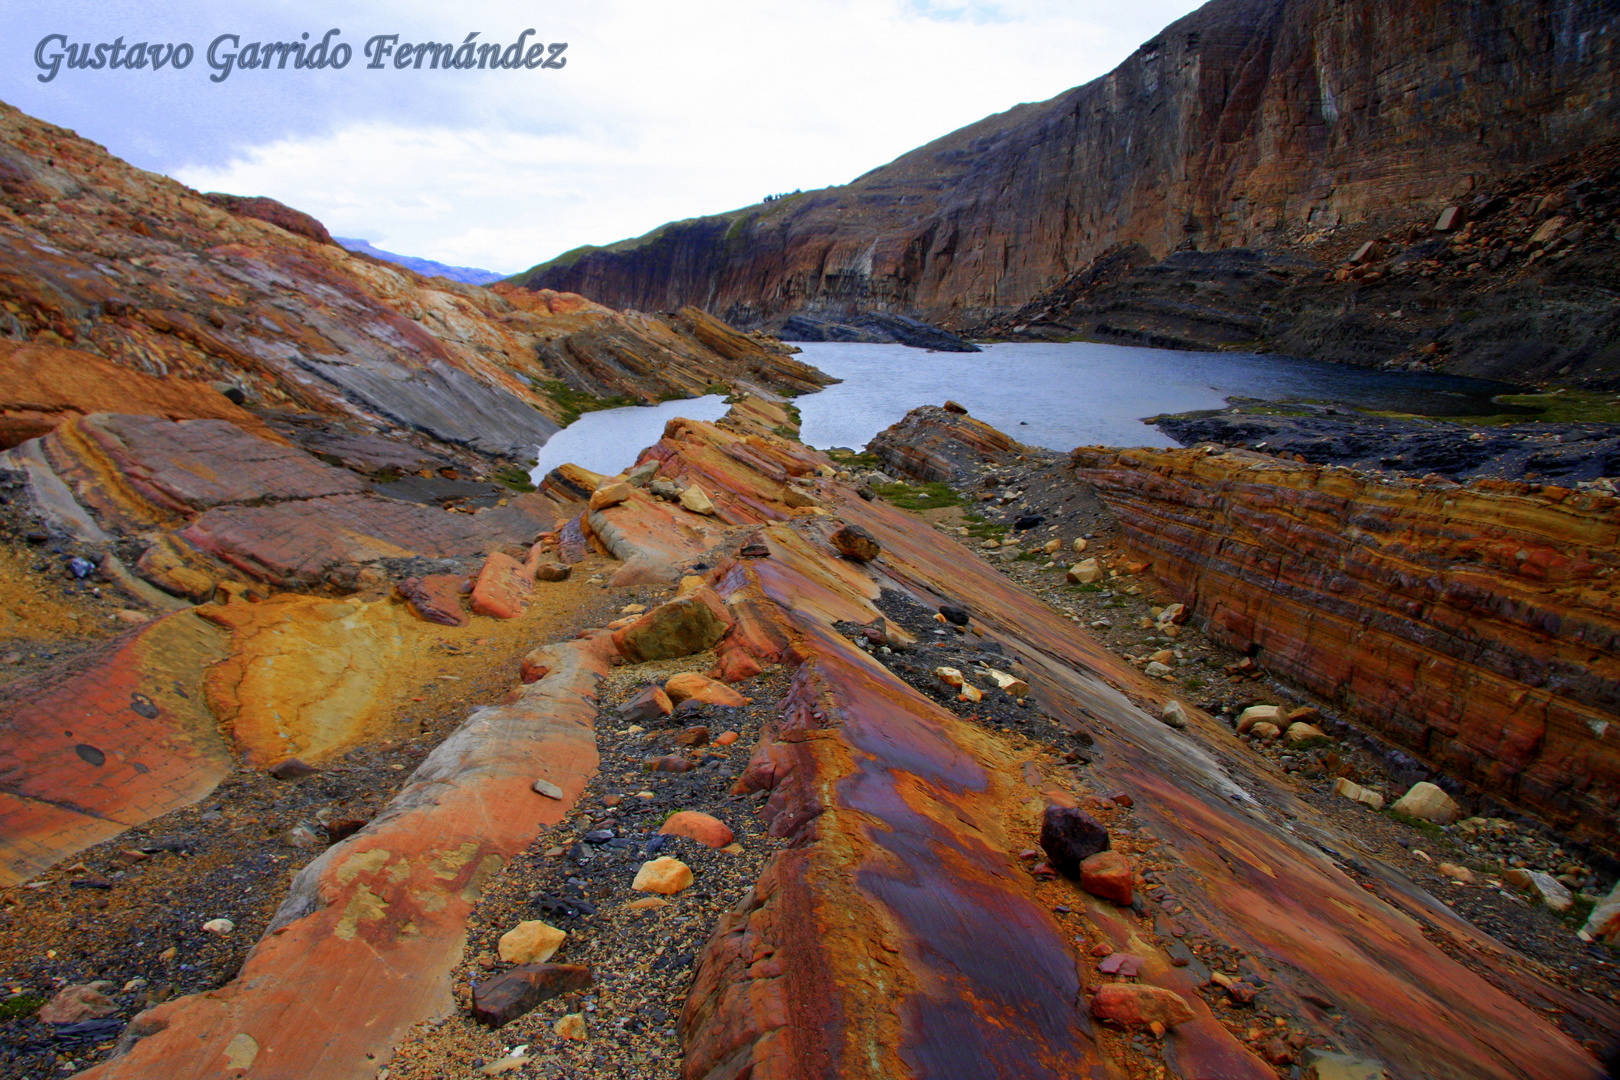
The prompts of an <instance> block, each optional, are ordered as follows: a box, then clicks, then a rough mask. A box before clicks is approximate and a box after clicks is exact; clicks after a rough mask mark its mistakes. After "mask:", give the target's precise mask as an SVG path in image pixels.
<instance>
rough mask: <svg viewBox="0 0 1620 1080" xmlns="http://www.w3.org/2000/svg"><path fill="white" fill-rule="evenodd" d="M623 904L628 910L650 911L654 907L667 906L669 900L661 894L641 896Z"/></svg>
mask: <svg viewBox="0 0 1620 1080" xmlns="http://www.w3.org/2000/svg"><path fill="white" fill-rule="evenodd" d="M624 906H625V909H626V910H628V911H652V910H653V909H654V908H661V907H669V901H668V900H665V899H664V898H663V897H662V896H643V897H642V898H641V899H640V900H632V901H630V902H629V903H628V904H626V905H624Z"/></svg>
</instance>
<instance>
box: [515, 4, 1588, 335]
mask: <svg viewBox="0 0 1620 1080" xmlns="http://www.w3.org/2000/svg"><path fill="white" fill-rule="evenodd" d="M1616 30H1617V24H1616V15H1615V12H1614V10H1613V8H1612V7H1611V6H1610V5H1607V4H1605V3H1600V2H1598V0H1536V2H1533V3H1522V4H1514V5H1506V6H1504V5H1471V6H1467V7H1463V8H1458V7H1457V6H1455V5H1447V4H1443V3H1439V2H1438V0H1422V2H1419V3H1411V4H1402V5H1399V6H1391V5H1388V4H1380V3H1376V2H1373V0H1353V2H1350V3H1338V2H1329V0H1285V2H1275V0H1217V2H1215V3H1210V4H1207V5H1205V6H1204V7H1202V8H1200V9H1199V10H1198V11H1196V12H1194V13H1193V14H1191V15H1188V16H1187V17H1186V18H1184V19H1181V20H1179V21H1178V22H1175V23H1173V24H1171V25H1170V26H1168V27H1166V28H1165V29H1164V30H1163V31H1162V32H1160V33H1159V34H1157V35H1155V36H1154V38H1153V39H1152V40H1151V41H1149V42H1147V43H1145V44H1144V45H1142V46H1141V48H1139V49H1138V50H1137V51H1136V52H1135V53H1134V54H1132V55H1131V57H1130V58H1129V59H1127V60H1126V61H1125V62H1124V63H1123V64H1121V65H1120V66H1119V67H1118V68H1116V69H1115V70H1114V71H1112V72H1110V73H1109V74H1108V75H1106V76H1104V77H1102V78H1100V79H1097V80H1094V81H1093V82H1091V83H1088V84H1086V85H1085V86H1081V87H1079V88H1077V89H1074V90H1070V91H1068V92H1066V93H1064V94H1061V95H1059V96H1058V97H1055V98H1053V99H1051V100H1050V101H1045V102H1039V103H1035V104H1027V105H1019V106H1016V107H1014V108H1012V109H1009V110H1008V111H1007V112H1005V113H1001V114H998V115H996V116H991V117H988V118H986V119H984V120H981V121H979V122H978V123H976V124H972V125H970V126H968V127H965V128H963V129H961V130H960V131H957V132H953V133H952V134H950V135H947V136H945V137H944V138H942V139H939V140H937V141H935V142H933V143H930V144H929V145H927V146H924V147H921V148H919V149H917V150H914V151H912V152H911V153H909V154H906V155H905V156H903V157H901V158H899V159H897V160H896V161H894V162H892V163H890V164H888V165H885V166H883V167H881V168H878V169H874V170H873V171H872V172H870V173H867V174H866V175H865V176H862V177H861V178H859V179H858V180H856V181H854V182H853V183H851V184H849V185H846V186H844V187H836V188H828V189H824V190H821V191H811V192H806V193H804V194H802V195H797V196H794V197H791V198H785V199H782V200H779V201H776V202H772V203H769V204H762V205H759V206H753V207H749V208H746V209H744V210H740V211H737V212H735V213H732V214H726V215H720V216H715V217H704V218H697V219H693V220H689V221H683V222H678V223H674V224H670V225H666V226H663V227H661V228H659V229H657V230H654V231H653V232H651V233H649V234H647V236H646V237H644V238H642V239H641V240H639V241H635V242H629V243H620V244H615V245H613V246H612V247H610V248H600V249H585V250H583V251H580V252H571V253H569V254H568V255H565V256H562V257H560V258H558V259H556V260H554V261H552V262H551V263H547V264H542V265H541V266H539V267H536V268H535V269H534V270H531V271H529V272H528V273H527V274H526V275H522V276H521V277H520V280H524V281H526V282H527V283H529V284H530V285H533V286H535V287H547V288H562V289H569V290H572V291H576V292H581V293H584V294H586V295H588V296H591V297H594V298H596V299H598V300H600V301H602V302H604V303H608V304H612V305H615V306H629V307H635V308H639V309H642V310H649V311H668V310H673V309H674V308H676V307H678V306H679V305H681V304H687V303H695V304H702V305H704V306H705V307H707V308H708V309H709V310H712V311H714V312H716V313H719V314H722V315H723V316H724V317H726V318H727V319H730V320H731V321H733V322H737V323H739V324H747V323H752V322H754V321H758V320H767V319H771V318H773V317H775V316H779V315H781V314H784V313H787V312H791V311H794V310H798V309H801V308H806V307H808V308H816V307H819V306H826V307H832V308H836V307H837V306H839V305H842V304H848V303H854V304H857V305H860V306H865V307H872V308H880V309H884V308H891V309H895V310H906V311H910V312H912V313H914V314H917V315H919V316H921V317H923V318H927V319H929V320H930V321H935V322H940V323H942V324H945V325H956V326H960V325H968V324H971V323H974V322H977V321H980V320H982V319H984V318H986V317H988V316H991V315H994V314H997V313H1002V312H1007V311H1010V310H1013V309H1016V308H1017V307H1019V306H1020V305H1022V304H1023V303H1024V302H1025V301H1026V300H1029V299H1031V298H1032V297H1034V296H1036V295H1037V294H1039V293H1041V292H1043V291H1044V290H1046V289H1047V288H1049V287H1051V286H1053V285H1055V284H1057V283H1059V282H1060V281H1062V280H1063V279H1064V278H1066V277H1067V276H1068V275H1069V274H1070V273H1072V272H1074V271H1076V270H1079V269H1080V268H1082V267H1084V266H1085V265H1086V264H1087V263H1089V262H1090V261H1091V260H1092V259H1093V258H1094V257H1096V256H1098V255H1100V254H1102V253H1103V252H1104V251H1106V250H1108V249H1109V248H1111V247H1113V246H1115V245H1118V244H1122V243H1139V244H1141V245H1143V246H1144V247H1145V248H1146V249H1147V250H1148V251H1149V252H1150V253H1151V255H1152V257H1153V258H1162V257H1163V256H1164V255H1165V254H1167V253H1168V252H1170V251H1172V250H1174V249H1175V248H1177V247H1178V246H1180V245H1181V244H1182V243H1183V242H1184V241H1189V240H1190V241H1193V242H1194V243H1196V244H1197V245H1198V246H1199V247H1202V248H1205V249H1208V248H1214V247H1231V246H1235V245H1250V246H1264V245H1266V244H1269V243H1271V242H1273V241H1274V240H1277V239H1279V238H1281V236H1282V235H1283V234H1284V233H1285V232H1286V231H1287V230H1290V229H1293V230H1296V231H1297V230H1299V229H1300V228H1301V227H1303V226H1312V227H1325V226H1332V225H1337V224H1340V223H1350V222H1359V221H1366V220H1373V219H1378V218H1380V217H1382V216H1385V215H1388V214H1391V213H1398V214H1400V215H1402V216H1403V217H1404V216H1405V215H1406V214H1407V213H1408V212H1409V210H1410V209H1411V208H1415V207H1421V208H1424V209H1425V210H1428V211H1430V212H1433V213H1437V212H1438V211H1439V210H1440V209H1441V208H1442V207H1443V206H1445V205H1446V204H1447V202H1448V201H1455V200H1457V199H1458V198H1460V197H1463V196H1465V195H1467V194H1468V193H1469V192H1470V191H1471V190H1472V189H1473V188H1474V187H1476V186H1477V185H1478V184H1480V183H1481V182H1482V181H1484V180H1485V179H1487V178H1491V177H1497V176H1501V175H1503V174H1504V173H1506V172H1508V171H1511V170H1514V169H1518V168H1522V167H1523V166H1525V165H1526V164H1530V163H1535V162H1540V161H1545V160H1548V159H1550V158H1553V157H1557V156H1559V155H1562V154H1565V153H1568V152H1570V151H1571V150H1574V149H1577V148H1579V147H1581V146H1584V145H1586V144H1588V143H1590V142H1595V141H1598V140H1602V139H1609V138H1613V137H1615V135H1616V134H1617V133H1620V125H1617V119H1620V101H1617V99H1616V95H1615V92H1614V87H1615V86H1616V85H1620V70H1617V65H1620V52H1617V51H1616V49H1615V47H1614V45H1613V44H1611V42H1612V41H1613V40H1614V38H1615V34H1616Z"/></svg>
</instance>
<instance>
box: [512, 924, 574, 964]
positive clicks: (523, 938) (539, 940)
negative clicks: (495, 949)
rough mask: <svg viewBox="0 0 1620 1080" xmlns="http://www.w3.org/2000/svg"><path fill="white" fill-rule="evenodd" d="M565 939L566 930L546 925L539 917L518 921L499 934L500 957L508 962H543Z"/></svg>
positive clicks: (555, 951)
mask: <svg viewBox="0 0 1620 1080" xmlns="http://www.w3.org/2000/svg"><path fill="white" fill-rule="evenodd" d="M567 939H568V932H567V931H566V930H559V929H557V928H556V927H555V926H548V925H546V924H545V923H543V922H541V921H540V920H539V919H532V920H530V921H528V922H520V923H518V924H517V925H516V926H514V927H512V929H510V930H508V931H507V932H506V933H504V934H502V935H501V959H502V960H503V961H504V962H506V963H508V964H543V963H545V962H546V961H547V960H550V959H551V958H552V957H553V956H555V955H556V953H557V950H558V949H560V948H562V943H563V942H564V941H566V940H567Z"/></svg>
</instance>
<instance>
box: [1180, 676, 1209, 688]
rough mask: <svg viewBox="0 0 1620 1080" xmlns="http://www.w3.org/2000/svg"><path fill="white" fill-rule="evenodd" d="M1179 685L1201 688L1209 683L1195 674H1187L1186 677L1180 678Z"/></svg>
mask: <svg viewBox="0 0 1620 1080" xmlns="http://www.w3.org/2000/svg"><path fill="white" fill-rule="evenodd" d="M1181 685H1182V686H1185V687H1186V688H1187V689H1188V690H1202V689H1203V688H1204V687H1206V686H1208V685H1209V684H1208V683H1206V682H1205V681H1204V680H1203V679H1200V678H1199V677H1198V676H1197V675H1189V676H1188V677H1187V678H1185V679H1182V680H1181Z"/></svg>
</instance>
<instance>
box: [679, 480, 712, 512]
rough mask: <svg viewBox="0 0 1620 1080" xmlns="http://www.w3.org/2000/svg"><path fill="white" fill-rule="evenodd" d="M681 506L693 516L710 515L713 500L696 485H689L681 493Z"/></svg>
mask: <svg viewBox="0 0 1620 1080" xmlns="http://www.w3.org/2000/svg"><path fill="white" fill-rule="evenodd" d="M681 505H682V506H684V507H685V508H686V509H688V510H690V511H692V513H694V514H703V515H711V514H713V513H714V500H712V499H710V498H709V493H708V492H706V491H704V490H703V489H702V488H700V487H698V486H697V485H696V484H691V485H689V486H688V487H687V488H686V490H684V491H682V492H681Z"/></svg>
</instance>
